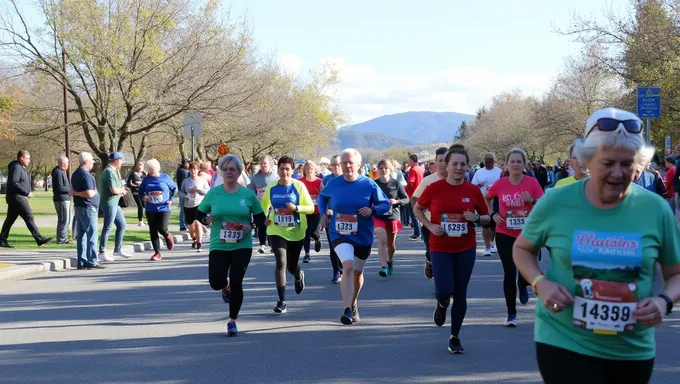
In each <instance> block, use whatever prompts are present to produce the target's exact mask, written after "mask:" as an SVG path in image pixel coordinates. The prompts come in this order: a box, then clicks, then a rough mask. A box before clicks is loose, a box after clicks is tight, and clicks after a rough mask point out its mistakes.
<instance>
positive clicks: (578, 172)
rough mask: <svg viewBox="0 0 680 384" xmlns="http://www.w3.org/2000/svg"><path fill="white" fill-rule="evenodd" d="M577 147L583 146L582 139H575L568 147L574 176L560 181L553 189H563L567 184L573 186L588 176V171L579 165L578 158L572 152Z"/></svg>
mask: <svg viewBox="0 0 680 384" xmlns="http://www.w3.org/2000/svg"><path fill="white" fill-rule="evenodd" d="M579 145H583V139H576V140H574V142H573V143H572V144H571V145H570V146H569V160H570V161H571V164H572V165H573V167H574V176H568V177H565V178H562V179H560V180H559V181H558V182H557V183H555V188H561V187H565V186H567V185H569V184H573V183H575V182H577V181H579V180H581V179H585V178H586V177H588V176H590V175H588V169H586V168H585V167H582V166H581V163H579V161H578V157H577V156H576V153H575V152H574V148H575V147H576V146H579Z"/></svg>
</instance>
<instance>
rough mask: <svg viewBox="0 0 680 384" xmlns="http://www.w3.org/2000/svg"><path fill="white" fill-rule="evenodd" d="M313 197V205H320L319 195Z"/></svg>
mask: <svg viewBox="0 0 680 384" xmlns="http://www.w3.org/2000/svg"><path fill="white" fill-rule="evenodd" d="M311 196H312V203H314V205H319V195H311Z"/></svg>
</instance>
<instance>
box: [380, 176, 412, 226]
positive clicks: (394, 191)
mask: <svg viewBox="0 0 680 384" xmlns="http://www.w3.org/2000/svg"><path fill="white" fill-rule="evenodd" d="M375 183H376V184H378V187H380V189H381V190H382V191H383V193H385V196H387V198H388V199H394V200H397V203H396V204H395V205H393V206H392V209H391V210H390V211H388V212H387V213H386V214H384V215H383V216H379V217H378V218H379V219H382V220H386V221H392V220H399V218H400V211H399V207H401V206H402V205H406V204H408V203H409V198H408V195H407V194H406V191H405V190H404V186H402V185H401V184H399V181H397V180H395V179H390V180H389V181H388V182H387V183H383V182H382V181H380V179H377V180H375Z"/></svg>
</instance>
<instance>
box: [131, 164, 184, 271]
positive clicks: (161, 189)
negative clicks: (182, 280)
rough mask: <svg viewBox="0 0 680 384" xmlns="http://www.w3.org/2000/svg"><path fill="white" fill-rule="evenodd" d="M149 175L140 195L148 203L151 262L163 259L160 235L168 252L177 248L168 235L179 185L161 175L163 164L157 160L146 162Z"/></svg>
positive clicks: (140, 187) (140, 190)
mask: <svg viewBox="0 0 680 384" xmlns="http://www.w3.org/2000/svg"><path fill="white" fill-rule="evenodd" d="M146 168H147V169H148V170H149V175H148V176H146V177H145V178H144V180H142V184H140V185H139V191H138V193H139V194H140V195H142V196H144V201H145V202H146V206H145V209H146V222H147V223H148V224H149V235H150V236H151V244H152V245H153V251H154V254H153V256H151V261H159V260H160V259H161V258H162V257H161V252H160V241H159V240H158V234H159V233H160V234H161V236H163V238H164V239H165V244H166V245H167V247H168V251H171V250H172V248H174V247H175V242H174V240H173V238H172V234H170V233H168V223H169V222H170V206H171V205H172V196H173V195H174V194H175V191H177V184H175V182H174V181H172V178H171V177H170V176H168V175H167V174H165V173H161V164H160V163H159V162H158V160H156V159H151V160H149V161H147V162H146Z"/></svg>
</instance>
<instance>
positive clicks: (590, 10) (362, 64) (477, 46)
mask: <svg viewBox="0 0 680 384" xmlns="http://www.w3.org/2000/svg"><path fill="white" fill-rule="evenodd" d="M232 4H233V8H232V10H233V12H234V13H235V14H236V15H244V14H245V15H247V17H248V18H249V19H250V20H251V21H252V26H253V28H254V35H255V39H256V41H257V44H258V45H259V47H260V49H261V50H262V51H263V52H266V53H271V54H273V55H275V57H277V60H279V62H280V63H281V65H282V67H283V68H285V70H287V71H291V72H296V73H299V74H301V75H303V76H304V74H306V73H307V72H308V71H309V69H312V68H318V66H319V64H320V63H321V62H323V61H331V62H333V63H335V64H336V65H337V66H338V67H339V68H340V69H341V71H342V77H343V84H342V85H340V86H339V87H338V88H337V95H338V96H339V98H340V104H341V106H342V107H343V109H344V110H345V111H346V112H347V113H348V114H349V115H350V118H351V121H352V122H353V123H358V122H361V121H365V120H368V119H370V118H374V117H377V116H380V115H383V114H392V113H398V112H405V111H411V110H433V111H452V112H461V113H474V112H475V111H476V110H477V108H479V107H480V106H481V105H484V104H488V103H489V101H490V98H491V97H492V96H493V95H495V94H498V93H500V92H502V91H506V90H512V89H515V88H520V89H522V90H523V91H524V92H525V93H526V94H540V93H542V92H543V91H544V90H546V89H547V88H548V87H549V86H550V82H551V79H554V78H555V76H557V75H558V73H559V72H560V70H561V67H562V63H563V60H564V57H565V56H567V55H570V54H576V53H577V51H578V48H579V45H578V44H576V43H573V42H571V41H570V38H569V37H565V36H561V35H559V34H558V33H556V32H555V31H554V29H555V27H558V28H567V27H568V26H569V25H570V21H571V19H572V15H573V14H574V13H577V14H580V15H581V16H587V17H592V18H595V19H602V18H603V17H602V16H601V15H602V14H603V12H604V11H607V10H611V9H612V8H613V9H625V8H629V7H630V1H629V0H568V1H554V0H543V1H539V0H515V1H511V0H490V1H489V0H487V1H459V0H421V1H405V0H393V1H387V0H364V1H355V0H348V1H343V2H335V1H333V2H331V1H319V0H316V1H309V0H292V1H280V0H235V1H234V2H233V3H232Z"/></svg>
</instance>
